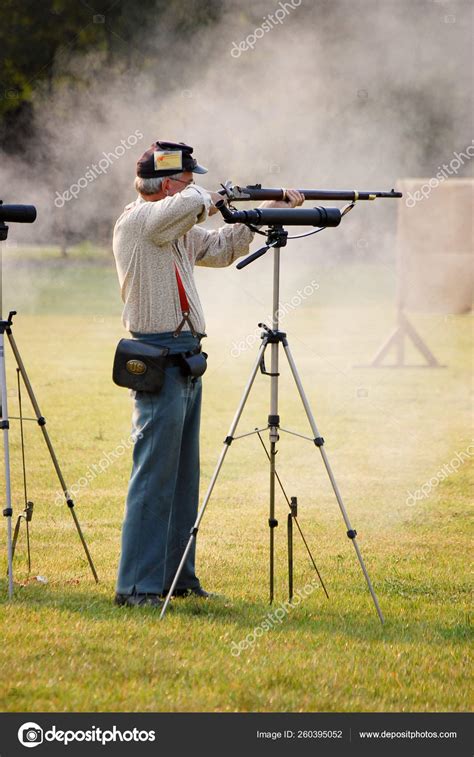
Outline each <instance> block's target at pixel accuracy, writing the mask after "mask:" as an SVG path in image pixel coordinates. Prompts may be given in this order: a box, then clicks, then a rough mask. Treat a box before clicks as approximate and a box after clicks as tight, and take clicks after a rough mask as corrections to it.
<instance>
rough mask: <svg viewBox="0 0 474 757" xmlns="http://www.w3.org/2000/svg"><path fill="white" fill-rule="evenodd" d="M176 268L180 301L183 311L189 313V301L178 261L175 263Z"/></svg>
mask: <svg viewBox="0 0 474 757" xmlns="http://www.w3.org/2000/svg"><path fill="white" fill-rule="evenodd" d="M174 270H175V273H176V282H177V284H178V292H179V302H180V305H181V310H182V312H183V313H189V302H188V298H187V296H186V290H185V288H184V286H183V282H182V279H181V276H180V273H179V271H178V268H177V266H176V263H175V264H174Z"/></svg>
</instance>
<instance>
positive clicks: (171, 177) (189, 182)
mask: <svg viewBox="0 0 474 757" xmlns="http://www.w3.org/2000/svg"><path fill="white" fill-rule="evenodd" d="M170 179H173V181H179V183H180V184H184V185H185V186H187V187H189V185H190V184H194V179H190V180H189V181H183V180H182V179H175V178H174V176H170Z"/></svg>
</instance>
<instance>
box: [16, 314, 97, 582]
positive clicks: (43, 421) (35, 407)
mask: <svg viewBox="0 0 474 757" xmlns="http://www.w3.org/2000/svg"><path fill="white" fill-rule="evenodd" d="M7 335H8V339H9V341H10V345H11V348H12V351H13V354H14V356H15V360H16V364H17V366H18V369H19V371H20V373H21V377H22V379H23V383H24V384H25V387H26V391H27V392H28V396H29V398H30V401H31V404H32V406H33V410H34V412H35V415H36V419H37V421H38V425H39V427H40V428H41V431H42V434H43V437H44V440H45V442H46V446H47V448H48V451H49V454H50V457H51V460H52V463H53V466H54V469H55V471H56V474H57V477H58V479H59V482H60V484H61V488H62V490H63V493H64V497H65V500H66V504H67V506H68V507H69V510H70V511H71V515H72V518H73V520H74V524H75V526H76V529H77V533H78V534H79V539H80V540H81V544H82V546H83V548H84V552H85V555H86V557H87V561H88V563H89V566H90V569H91V571H92V575H93V576H94V579H95V582H96V583H98V582H99V578H98V576H97V572H96V569H95V567H94V563H93V562H92V557H91V554H90V552H89V548H88V546H87V544H86V540H85V538H84V534H83V533H82V529H81V526H80V524H79V520H78V518H77V515H76V511H75V510H74V500H73V499H72V497H71V496H70V495H69V490H68V488H67V484H66V481H65V480H64V476H63V474H62V471H61V468H60V467H59V462H58V459H57V457H56V453H55V451H54V449H53V445H52V443H51V439H50V438H49V434H48V432H47V431H46V419H45V418H44V417H43V416H42V415H41V410H40V408H39V405H38V402H37V400H36V397H35V394H34V392H33V387H32V386H31V383H30V380H29V378H28V374H27V373H26V369H25V366H24V364H23V360H22V359H21V356H20V353H19V351H18V347H17V345H16V342H15V339H14V338H13V334H12V332H11V329H9V330H7Z"/></svg>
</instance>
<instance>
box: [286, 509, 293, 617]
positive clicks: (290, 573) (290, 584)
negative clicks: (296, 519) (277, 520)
mask: <svg viewBox="0 0 474 757" xmlns="http://www.w3.org/2000/svg"><path fill="white" fill-rule="evenodd" d="M287 534H288V599H289V600H290V602H291V600H292V599H293V515H292V513H288V519H287Z"/></svg>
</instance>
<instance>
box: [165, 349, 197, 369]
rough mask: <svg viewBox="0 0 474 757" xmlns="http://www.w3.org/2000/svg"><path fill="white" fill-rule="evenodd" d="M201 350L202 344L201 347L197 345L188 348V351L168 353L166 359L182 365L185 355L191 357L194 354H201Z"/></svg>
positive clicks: (173, 363)
mask: <svg viewBox="0 0 474 757" xmlns="http://www.w3.org/2000/svg"><path fill="white" fill-rule="evenodd" d="M200 352H201V345H199V347H195V348H194V349H193V350H188V351H187V352H178V353H175V354H174V355H166V360H168V362H169V363H171V365H182V362H183V357H191V356H192V355H199V353H200Z"/></svg>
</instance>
